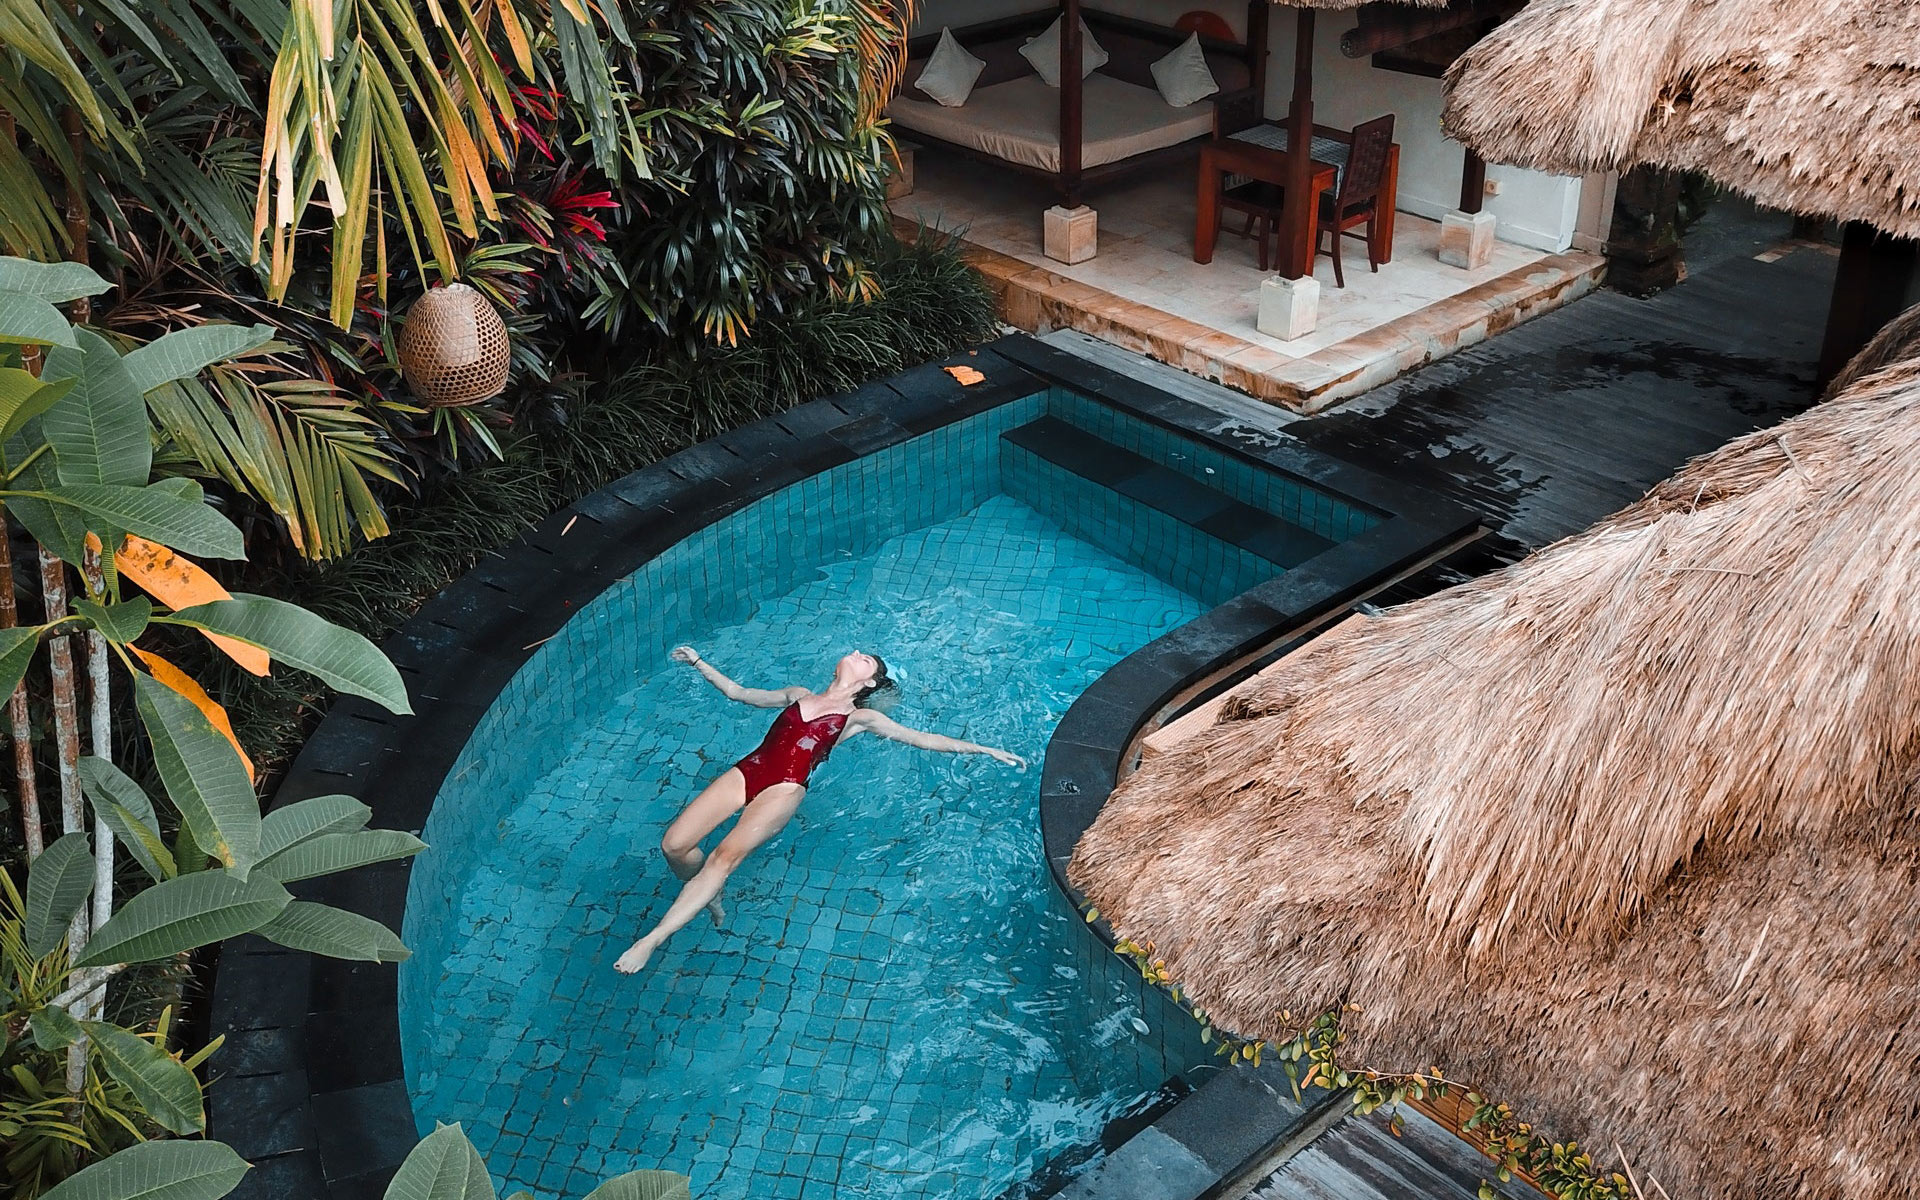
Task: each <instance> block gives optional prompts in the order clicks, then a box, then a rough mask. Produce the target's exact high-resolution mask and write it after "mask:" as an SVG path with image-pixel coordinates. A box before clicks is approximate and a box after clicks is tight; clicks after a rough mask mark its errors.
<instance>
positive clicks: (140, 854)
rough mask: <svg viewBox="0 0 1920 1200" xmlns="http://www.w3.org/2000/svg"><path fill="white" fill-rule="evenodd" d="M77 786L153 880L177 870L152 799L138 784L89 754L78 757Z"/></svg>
mask: <svg viewBox="0 0 1920 1200" xmlns="http://www.w3.org/2000/svg"><path fill="white" fill-rule="evenodd" d="M80 786H81V787H82V788H83V789H84V790H85V791H86V794H87V799H89V800H91V801H93V809H94V811H95V812H97V813H99V814H100V816H101V817H102V818H103V819H105V821H106V822H107V824H108V825H110V826H112V827H113V832H114V834H115V836H117V837H118V838H119V839H120V841H121V842H122V844H124V845H125V846H126V848H127V853H129V854H131V855H133V858H134V861H135V862H137V863H139V864H140V866H141V869H142V870H144V871H146V873H147V874H148V875H151V876H152V877H153V880H154V882H155V883H158V882H159V881H160V880H162V879H172V878H173V877H174V876H175V875H177V874H179V867H178V865H176V864H175V862H174V859H173V855H172V854H171V853H169V852H168V850H167V844H166V842H164V841H162V840H161V838H160V822H159V819H158V818H157V817H155V816H154V812H153V802H152V801H150V800H148V799H147V794H146V792H144V791H142V790H141V788H140V785H139V784H137V783H135V782H134V781H133V780H131V779H129V778H127V776H126V774H125V773H124V772H122V771H121V770H120V768H118V767H116V766H114V765H113V764H112V763H110V762H108V761H107V760H106V759H104V758H96V757H94V756H93V755H91V754H89V755H86V756H84V757H82V758H81V759H80Z"/></svg>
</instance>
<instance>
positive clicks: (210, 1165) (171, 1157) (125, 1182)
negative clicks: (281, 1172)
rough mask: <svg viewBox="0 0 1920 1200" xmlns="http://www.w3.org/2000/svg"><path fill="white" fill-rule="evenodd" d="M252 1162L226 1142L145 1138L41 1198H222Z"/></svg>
mask: <svg viewBox="0 0 1920 1200" xmlns="http://www.w3.org/2000/svg"><path fill="white" fill-rule="evenodd" d="M246 1173H247V1164H246V1162H245V1161H244V1160H243V1159H241V1157H240V1156H239V1155H238V1154H235V1153H234V1152H233V1148H232V1147H230V1146H228V1145H226V1144H225V1143H222V1142H202V1141H158V1142H141V1143H140V1144H139V1145H137V1146H129V1147H128V1148H126V1149H125V1150H122V1151H120V1152H119V1153H118V1154H115V1155H112V1156H110V1157H108V1158H103V1159H101V1160H100V1161H99V1162H97V1163H94V1164H93V1165H92V1166H90V1167H87V1168H85V1169H84V1170H81V1171H79V1172H77V1173H76V1174H73V1175H70V1176H68V1177H67V1178H66V1179H64V1180H62V1181H61V1182H60V1183H58V1184H56V1185H54V1186H53V1187H52V1188H50V1189H48V1190H47V1191H44V1192H42V1193H40V1200H220V1198H221V1197H222V1196H225V1195H226V1194H227V1193H228V1192H231V1191H232V1190H233V1189H234V1188H236V1187H238V1186H239V1185H240V1177H241V1176H242V1175H245V1174H246Z"/></svg>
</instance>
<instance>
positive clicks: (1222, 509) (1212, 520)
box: [1000, 417, 1333, 568]
mask: <svg viewBox="0 0 1920 1200" xmlns="http://www.w3.org/2000/svg"><path fill="white" fill-rule="evenodd" d="M1000 436H1001V438H1002V439H1003V440H1005V441H1007V442H1009V443H1011V444H1013V445H1015V446H1018V447H1019V448H1021V449H1022V450H1025V451H1027V452H1028V453H1029V454H1032V455H1034V456H1035V457H1037V458H1040V459H1044V460H1045V461H1047V462H1049V463H1052V464H1053V465H1054V466H1056V467H1059V468H1060V469H1061V470H1064V471H1069V472H1071V473H1073V474H1075V475H1078V476H1079V477H1080V478H1082V479H1085V480H1087V481H1088V482H1090V483H1097V484H1099V485H1100V486H1102V487H1105V488H1109V489H1111V490H1113V491H1115V492H1118V493H1119V494H1120V495H1122V496H1125V497H1127V498H1128V499H1130V500H1133V501H1136V502H1138V503H1140V504H1144V505H1146V506H1147V507H1148V508H1151V509H1155V510H1156V511H1159V512H1162V513H1165V514H1166V515H1167V516H1169V517H1172V518H1173V519H1174V520H1176V521H1180V522H1183V523H1185V524H1187V525H1191V526H1193V527H1194V528H1196V529H1198V530H1200V531H1201V532H1203V533H1206V534H1208V535H1210V536H1212V537H1215V538H1218V539H1219V540H1220V541H1223V542H1226V543H1227V544H1228V545H1231V546H1236V547H1238V548H1240V549H1242V550H1245V551H1246V552H1247V553H1249V554H1254V555H1258V556H1259V557H1261V558H1264V559H1266V560H1267V561H1268V562H1271V563H1277V564H1278V565H1280V566H1281V567H1287V568H1291V567H1295V566H1298V565H1299V564H1301V563H1303V562H1305V561H1307V560H1308V559H1309V558H1312V557H1313V556H1314V555H1316V554H1318V553H1320V552H1321V551H1322V550H1326V549H1328V548H1329V547H1331V546H1332V545H1333V542H1331V541H1329V540H1328V539H1326V538H1324V537H1321V536H1320V535H1319V534H1317V533H1315V532H1313V531H1312V530H1310V529H1303V528H1301V527H1300V526H1298V525H1295V524H1293V523H1292V522H1291V521H1287V520H1283V519H1282V518H1280V517H1277V516H1274V515H1273V514H1272V513H1270V512H1267V511H1265V510H1263V509H1258V508H1255V507H1254V506H1252V505H1251V504H1246V503H1243V502H1242V501H1239V500H1236V499H1234V498H1233V497H1232V496H1229V495H1227V494H1226V493H1225V492H1221V491H1216V490H1215V489H1213V488H1210V487H1208V486H1207V485H1206V484H1204V483H1201V482H1200V481H1199V480H1197V479H1194V478H1192V477H1190V476H1187V475H1182V474H1181V473H1180V472H1178V471H1175V470H1173V469H1172V468H1171V467H1164V466H1161V465H1160V464H1159V463H1156V462H1154V461H1153V460H1152V459H1149V458H1144V457H1142V456H1140V455H1138V454H1135V453H1134V452H1133V451H1131V450H1123V449H1121V448H1120V447H1119V446H1116V445H1114V444H1113V443H1112V442H1109V441H1106V440H1104V439H1102V438H1099V437H1095V436H1094V435H1093V434H1091V433H1088V432H1087V431H1086V430H1084V429H1081V428H1080V427H1079V426H1077V425H1072V424H1069V423H1068V422H1066V421H1062V420H1061V419H1060V418H1058V417H1041V418H1039V419H1038V420H1035V421H1030V422H1028V423H1027V424H1025V425H1022V426H1020V427H1019V428H1017V429H1010V430H1008V431H1007V432H1006V433H1003V434H1001V435H1000Z"/></svg>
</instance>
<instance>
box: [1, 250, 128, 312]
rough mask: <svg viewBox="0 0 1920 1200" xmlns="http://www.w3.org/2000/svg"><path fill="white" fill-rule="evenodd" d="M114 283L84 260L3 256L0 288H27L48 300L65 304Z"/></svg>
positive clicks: (105, 288) (103, 289)
mask: <svg viewBox="0 0 1920 1200" xmlns="http://www.w3.org/2000/svg"><path fill="white" fill-rule="evenodd" d="M111 287H113V285H112V284H111V283H108V282H107V281H106V280H104V279H102V278H100V276H98V275H96V274H94V273H93V270H92V268H90V267H87V266H85V265H84V264H81V263H77V262H44V263H43V262H34V261H33V260H32V259H30V258H10V257H0V292H24V293H26V294H27V295H29V296H38V297H40V299H42V300H45V301H46V302H47V303H49V304H65V303H67V302H68V301H69V300H78V299H80V297H82V296H98V295H99V294H100V293H101V292H104V291H107V290H108V289H109V288H111Z"/></svg>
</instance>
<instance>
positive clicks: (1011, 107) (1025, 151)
mask: <svg viewBox="0 0 1920 1200" xmlns="http://www.w3.org/2000/svg"><path fill="white" fill-rule="evenodd" d="M1085 82H1086V87H1085V90H1084V92H1083V93H1082V95H1083V97H1084V100H1083V105H1084V107H1083V109H1082V111H1083V112H1084V114H1085V117H1084V120H1083V122H1082V124H1083V126H1084V128H1083V129H1082V131H1081V138H1080V144H1081V151H1080V165H1081V166H1082V167H1097V166H1099V165H1100V164H1102V163H1110V162H1118V161H1119V160H1121V159H1123V158H1132V157H1133V156H1134V155H1136V154H1144V153H1146V152H1147V151H1149V150H1159V149H1161V148H1162V147H1165V146H1177V145H1179V144H1180V143H1181V142H1184V141H1188V140H1190V139H1192V138H1196V137H1204V136H1206V135H1207V134H1210V133H1212V132H1213V101H1211V100H1202V101H1200V102H1199V103H1197V104H1191V105H1188V106H1187V107H1186V108H1175V107H1173V106H1172V105H1170V104H1168V103H1167V102H1166V100H1165V99H1163V98H1162V97H1161V95H1160V93H1159V92H1158V91H1156V90H1155V89H1153V88H1143V87H1137V86H1135V85H1134V84H1131V83H1125V82H1122V81H1121V80H1118V79H1115V78H1114V77H1113V76H1111V75H1103V74H1101V73H1100V72H1098V71H1095V72H1094V73H1093V74H1091V75H1089V76H1087V78H1086V81H1085ZM887 115H888V116H890V117H891V118H893V123H894V124H895V125H896V126H898V127H899V128H901V129H910V130H913V131H915V132H917V133H923V134H926V135H927V136H928V137H935V138H939V139H940V140H942V141H946V142H953V143H955V144H957V145H961V146H967V147H970V148H972V149H975V150H979V151H982V152H983V153H986V154H991V155H993V156H994V157H995V158H1000V159H1005V160H1006V161H1008V162H1013V163H1020V164H1022V165H1023V166H1029V167H1038V168H1040V169H1041V170H1043V171H1058V170H1059V169H1060V93H1059V91H1058V90H1056V89H1054V88H1050V87H1048V86H1047V85H1046V84H1045V83H1044V82H1043V81H1042V80H1041V79H1040V77H1039V76H1038V75H1028V76H1024V77H1022V78H1020V79H1014V80H1009V81H1008V82H1006V83H996V84H994V85H993V86H992V87H985V88H980V89H979V90H977V91H975V92H974V93H973V95H971V96H969V97H967V102H966V103H965V104H963V105H961V106H960V107H959V108H946V107H944V106H942V105H939V104H935V103H933V102H932V101H930V100H916V99H912V98H910V97H908V96H906V95H904V94H902V95H900V96H897V97H895V98H894V101H893V103H892V104H890V105H888V106H887Z"/></svg>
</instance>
